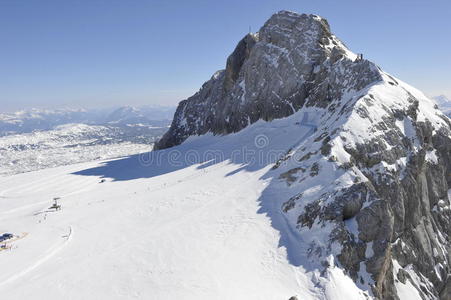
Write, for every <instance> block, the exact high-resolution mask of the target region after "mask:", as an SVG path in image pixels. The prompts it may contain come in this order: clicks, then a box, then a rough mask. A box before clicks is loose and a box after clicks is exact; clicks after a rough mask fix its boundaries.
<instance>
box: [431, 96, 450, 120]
mask: <svg viewBox="0 0 451 300" xmlns="http://www.w3.org/2000/svg"><path fill="white" fill-rule="evenodd" d="M432 99H433V100H434V101H435V102H436V103H437V106H438V107H439V108H440V109H441V110H442V111H443V112H444V113H445V114H446V115H447V116H448V117H450V118H451V100H449V99H448V98H447V97H446V96H445V95H440V96H435V97H432Z"/></svg>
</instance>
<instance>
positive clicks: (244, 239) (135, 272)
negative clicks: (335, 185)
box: [0, 112, 365, 299]
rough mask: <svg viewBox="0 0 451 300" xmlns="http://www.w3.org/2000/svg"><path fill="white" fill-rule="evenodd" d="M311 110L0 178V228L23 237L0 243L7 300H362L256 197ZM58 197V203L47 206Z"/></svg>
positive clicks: (0, 289)
mask: <svg viewBox="0 0 451 300" xmlns="http://www.w3.org/2000/svg"><path fill="white" fill-rule="evenodd" d="M311 113H314V112H300V113H296V114H294V115H292V116H291V117H288V118H285V119H280V120H275V121H273V122H269V123H267V122H263V121H258V122H256V123H255V124H253V125H251V126H249V127H248V128H246V129H245V130H242V131H240V132H238V133H236V134H231V135H227V136H223V137H215V136H212V135H204V136H201V137H191V138H190V139H189V140H188V141H186V142H185V143H184V144H183V145H181V146H178V147H174V148H171V149H167V150H162V151H156V152H150V153H149V154H148V155H136V156H131V157H128V158H123V159H119V160H113V161H105V162H102V163H83V164H78V165H71V166H65V167H58V168H54V169H46V170H41V171H37V172H30V173H25V174H20V175H15V176H10V177H5V178H0V232H12V233H14V234H16V235H22V234H25V233H26V234H27V235H26V236H24V237H23V238H22V239H19V240H17V241H15V242H12V243H11V244H12V249H11V250H6V251H0V265H1V266H2V272H0V293H1V295H2V297H4V298H5V299H31V298H33V299H63V298H67V299H288V298H289V297H291V296H293V295H298V297H299V299H365V296H364V292H363V291H361V290H359V289H358V288H357V287H356V286H355V284H354V282H353V281H352V280H351V279H350V278H349V277H347V276H345V275H344V274H343V272H342V271H341V269H339V268H334V267H331V268H328V269H327V270H326V271H325V272H324V273H322V274H321V273H320V272H319V269H318V268H317V267H316V266H315V264H310V263H308V261H307V260H305V261H303V257H304V253H303V251H304V250H305V248H306V247H305V246H303V245H302V243H301V241H300V240H299V236H297V235H298V233H296V232H294V231H292V230H290V226H289V225H288V224H287V223H286V220H285V217H284V215H283V214H282V212H281V210H280V207H281V205H282V203H281V202H280V200H283V199H284V197H278V198H277V197H276V198H271V197H262V191H263V190H265V189H267V188H268V185H269V182H270V180H271V178H270V177H269V176H267V175H265V174H270V173H271V166H272V162H275V161H276V160H277V158H279V157H280V154H281V152H278V150H281V151H282V150H286V149H287V148H289V147H291V146H292V143H294V142H296V143H299V144H301V143H302V142H303V141H305V140H306V139H307V138H308V137H309V136H310V135H311V134H312V133H313V132H314V131H315V128H314V125H312V124H311V123H309V122H308V120H312V119H313V118H312V115H310V114H311ZM293 137H297V140H295V139H293ZM190 149H197V150H196V151H193V150H190ZM102 177H105V178H106V182H103V183H100V178H102ZM287 192H289V191H287ZM53 197H61V200H60V202H61V204H62V210H61V211H58V212H50V211H49V210H48V207H49V206H50V205H51V199H52V198H53ZM281 229H283V230H281ZM282 232H284V233H282ZM295 244H296V245H295ZM293 246H296V247H299V248H298V249H299V255H297V256H296V257H293V256H292V255H291V256H290V255H289V254H288V253H287V249H288V248H291V247H293ZM331 260H333V259H332V258H331ZM331 266H333V263H332V262H331Z"/></svg>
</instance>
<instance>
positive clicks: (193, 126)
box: [156, 11, 451, 299]
mask: <svg viewBox="0 0 451 300" xmlns="http://www.w3.org/2000/svg"><path fill="white" fill-rule="evenodd" d="M275 119H283V120H284V121H285V122H287V125H286V126H285V127H284V126H281V127H277V125H275V124H279V122H278V120H275ZM296 119H297V120H296ZM295 120H296V121H295ZM263 121H268V124H273V125H272V126H274V127H275V128H277V130H280V133H279V134H280V135H282V134H285V133H286V132H287V131H288V130H291V129H293V130H294V131H293V132H291V134H290V136H291V138H290V140H289V141H286V143H284V142H278V143H276V146H275V148H273V149H269V150H271V151H274V152H277V153H280V151H282V152H283V154H282V155H280V157H279V160H278V161H277V162H276V163H275V164H274V166H273V167H272V170H273V171H271V172H269V173H268V174H267V175H266V176H267V178H272V180H271V184H270V185H269V187H268V189H267V190H268V191H267V192H268V193H269V194H271V195H272V197H273V200H272V201H280V198H279V197H281V198H283V199H284V200H283V201H282V203H283V204H282V205H281V211H282V212H283V214H284V218H285V220H286V222H287V223H288V224H289V225H290V228H291V230H295V231H296V233H297V234H299V236H298V237H297V238H298V239H300V240H302V241H303V242H304V243H305V244H307V245H308V249H305V248H302V246H301V248H302V249H301V248H300V249H299V251H301V252H302V251H304V254H305V257H307V260H309V261H310V263H312V264H315V263H316V264H317V265H316V267H318V268H322V267H324V266H326V268H327V266H329V265H330V263H329V262H330V261H332V260H331V259H330V258H331V256H332V257H334V258H335V259H334V260H333V261H335V262H336V263H334V264H337V265H338V266H340V268H343V269H344V270H345V272H346V273H347V274H348V275H349V276H350V277H351V278H352V279H353V280H354V281H355V282H356V284H357V285H358V287H359V288H361V289H362V290H366V291H368V292H369V293H372V294H373V295H374V296H376V297H378V298H380V299H392V298H393V299H396V298H397V297H400V298H406V297H405V295H402V294H403V291H405V289H406V285H407V286H410V287H412V290H413V291H412V293H414V294H415V295H418V299H421V298H428V297H429V296H430V295H433V297H432V296H431V297H432V298H434V297H438V296H439V295H440V294H441V293H443V291H445V292H446V289H447V288H446V286H449V288H451V280H449V281H448V283H445V282H443V280H442V278H444V277H446V274H447V273H449V270H450V269H449V267H448V266H449V257H448V256H447V255H446V254H445V253H446V251H448V250H446V251H444V252H442V253H439V254H437V253H436V254H437V255H434V254H431V253H432V252H431V251H429V250H428V249H433V248H435V249H449V247H450V243H449V238H450V234H449V230H447V229H446V228H449V227H450V226H451V213H450V210H449V205H450V204H449V199H447V197H448V196H447V195H448V194H447V191H448V189H449V186H451V177H450V175H449V174H451V157H450V153H451V123H450V121H449V119H448V118H447V117H445V116H444V115H443V113H442V112H440V111H439V110H438V109H436V107H434V102H433V101H431V100H430V99H428V98H427V97H426V96H425V95H424V94H423V93H422V92H420V91H418V90H417V89H415V88H413V87H411V86H409V85H408V84H406V83H404V82H402V81H401V80H399V79H397V78H395V77H393V76H391V75H389V74H387V73H386V72H384V71H382V70H381V69H380V68H379V67H378V66H376V65H375V64H374V63H372V62H370V61H368V60H365V59H363V57H362V56H360V55H359V56H357V55H355V54H353V53H352V52H351V51H349V50H348V49H347V48H346V46H344V44H343V43H342V42H341V41H339V40H338V38H336V37H335V36H334V35H333V34H332V33H331V31H330V28H329V25H328V23H327V21H326V20H325V19H322V18H320V17H317V16H314V15H305V14H304V15H300V14H296V13H292V12H285V11H283V12H279V13H276V14H275V15H273V16H272V17H271V18H270V19H269V20H268V21H267V22H266V23H265V25H264V26H263V27H262V28H261V29H260V31H259V32H258V33H257V34H248V35H246V36H245V37H244V38H243V39H242V40H241V41H240V42H239V43H238V45H237V46H236V48H235V50H234V51H233V53H232V54H231V55H230V56H229V57H228V59H227V64H226V69H225V70H223V71H220V72H217V73H215V75H214V76H213V77H212V78H211V79H210V80H209V81H207V82H206V83H205V84H204V85H203V86H202V88H201V89H200V90H199V92H197V93H196V94H195V95H193V96H192V97H190V98H188V99H186V100H184V101H182V102H180V104H179V106H178V108H177V111H176V114H175V116H174V119H173V123H172V125H171V128H170V130H169V131H168V132H167V133H166V134H165V135H164V136H163V138H162V139H161V140H160V141H159V142H158V143H157V145H156V149H165V148H170V147H173V146H177V145H180V144H182V145H181V147H183V145H185V147H186V146H188V145H190V144H189V141H190V140H191V139H192V137H193V136H198V135H205V134H208V133H212V134H214V135H226V134H227V135H230V134H231V133H235V132H238V133H242V134H243V135H246V134H249V132H251V131H252V130H253V129H252V128H254V129H255V128H256V127H255V126H257V125H258V124H261V123H262V122H263ZM292 123H294V124H298V126H299V132H297V133H296V130H295V127H291V125H293V124H292ZM268 126H269V127H270V128H271V125H268ZM257 127H258V126H257ZM289 128H290V129H289ZM273 129H274V128H273ZM269 131H271V132H272V134H273V133H274V132H273V130H268V132H269ZM260 135H263V136H265V137H266V139H263V140H269V143H265V144H266V145H271V139H276V135H268V133H267V132H260ZM260 135H259V136H260ZM259 136H256V137H255V141H257V140H259V139H258V137H259ZM224 138H225V137H224ZM278 138H279V137H277V139H278ZM187 139H188V141H187V142H186V143H187V144H185V143H184V142H185V141H186V140H187ZM256 143H257V142H256ZM201 144H202V143H201ZM288 145H289V146H288ZM230 147H232V148H237V149H239V148H240V145H239V144H237V143H235V144H233V145H230ZM177 149H179V148H177ZM193 150H195V149H193ZM241 163H242V164H244V165H246V164H247V162H241ZM426 191H428V192H426ZM287 194H289V196H288V195H287ZM276 199H277V200H276ZM443 199H446V201H445V200H443ZM442 200H443V201H444V202H440V201H442ZM278 203H279V202H278ZM440 205H441V206H440ZM439 206H440V207H441V209H440V208H439ZM434 207H435V209H434ZM445 207H446V208H445ZM282 212H281V213H282ZM423 220H427V221H424V222H423ZM431 224H434V225H431ZM282 234H283V233H282ZM425 236H428V238H426V239H425ZM304 247H305V246H304ZM291 250H292V251H294V252H296V251H297V249H291ZM291 250H290V249H289V251H291ZM418 257H420V258H421V259H420V260H419V259H418ZM300 264H306V259H300ZM411 266H415V267H414V268H412V267H411ZM437 266H440V267H437ZM445 266H446V267H445ZM332 267H334V266H332ZM434 268H436V270H437V271H435V272H430V270H433V269H434ZM437 268H439V270H438V269H437ZM405 274H408V275H405ZM403 276H404V277H403ZM406 276H409V277H410V278H411V280H406ZM395 278H396V280H395ZM420 286H421V288H419V287H420ZM401 295H402V297H401ZM432 298H431V299H432Z"/></svg>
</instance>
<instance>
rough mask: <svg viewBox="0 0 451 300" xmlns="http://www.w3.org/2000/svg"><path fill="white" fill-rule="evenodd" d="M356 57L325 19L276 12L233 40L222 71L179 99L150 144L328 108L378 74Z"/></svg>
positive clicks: (163, 144)
mask: <svg viewBox="0 0 451 300" xmlns="http://www.w3.org/2000/svg"><path fill="white" fill-rule="evenodd" d="M344 57H346V59H343V58H344ZM355 58H356V56H355V55H354V54H352V53H350V52H349V51H348V50H347V49H346V47H345V46H344V45H343V44H342V43H341V42H340V41H339V40H338V39H337V38H336V37H335V36H333V35H332V34H331V32H330V29H329V25H328V23H327V21H326V20H325V19H322V18H320V17H317V16H313V15H298V14H294V13H290V12H280V13H278V14H275V15H273V16H272V17H271V18H270V19H269V20H268V21H267V22H266V24H265V25H264V26H263V27H262V28H261V29H260V31H259V32H258V33H256V34H248V35H246V36H245V37H244V39H242V40H241V41H240V42H239V43H238V46H237V47H236V49H235V51H234V52H233V53H232V55H230V57H229V58H228V59H227V68H226V69H225V70H221V71H218V72H216V73H215V74H214V75H213V77H212V78H211V79H210V80H209V81H207V82H206V83H205V84H204V85H203V86H202V88H201V89H200V91H199V92H197V93H196V94H195V95H193V96H192V97H190V98H188V99H187V100H184V101H182V102H180V104H179V107H178V109H177V112H176V114H175V116H174V121H173V123H172V126H171V128H170V130H169V131H168V133H167V134H166V135H165V136H164V137H163V138H162V139H161V140H160V142H159V143H158V144H157V145H156V148H155V149H163V148H167V147H171V146H174V145H178V144H180V143H182V142H183V141H184V140H185V139H186V138H187V137H189V136H190V135H199V134H205V133H207V132H213V133H214V134H226V133H231V132H236V131H239V130H241V129H243V128H244V127H246V126H248V125H249V124H251V123H254V122H256V121H257V120H259V119H263V120H272V119H275V118H282V117H286V116H289V115H291V114H293V113H294V112H295V111H297V110H299V109H300V108H301V107H302V106H303V105H307V106H312V105H315V106H321V107H326V106H327V105H328V104H329V103H330V101H331V100H332V99H337V98H340V97H341V95H342V94H343V93H345V92H346V91H347V90H350V89H361V88H363V87H365V86H367V85H368V84H369V83H371V82H374V81H377V80H380V79H381V77H380V74H379V72H378V70H377V67H376V66H375V65H374V64H373V63H371V62H369V61H366V60H362V61H360V62H358V63H355V62H354V60H355Z"/></svg>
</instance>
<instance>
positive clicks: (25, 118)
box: [0, 106, 175, 136]
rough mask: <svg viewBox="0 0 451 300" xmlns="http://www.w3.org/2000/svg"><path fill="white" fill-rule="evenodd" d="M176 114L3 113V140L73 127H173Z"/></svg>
mask: <svg viewBox="0 0 451 300" xmlns="http://www.w3.org/2000/svg"><path fill="white" fill-rule="evenodd" d="M174 112H175V108H174V107H168V106H141V107H130V106H124V107H119V108H107V109H56V110H47V109H31V110H26V111H18V112H15V113H3V114H2V113H0V136H5V135H10V134H21V133H29V132H33V131H36V130H38V131H42V130H51V129H54V128H55V127H56V126H60V125H64V124H71V123H79V124H88V125H105V124H110V125H114V124H116V125H136V124H141V125H147V126H149V125H150V126H155V127H164V126H167V125H168V124H169V123H170V120H171V119H172V116H173V115H174Z"/></svg>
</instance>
